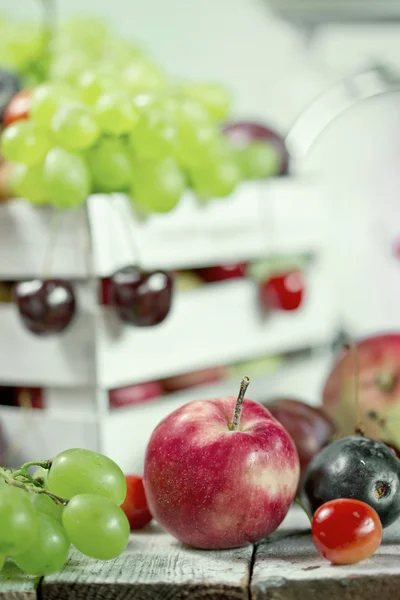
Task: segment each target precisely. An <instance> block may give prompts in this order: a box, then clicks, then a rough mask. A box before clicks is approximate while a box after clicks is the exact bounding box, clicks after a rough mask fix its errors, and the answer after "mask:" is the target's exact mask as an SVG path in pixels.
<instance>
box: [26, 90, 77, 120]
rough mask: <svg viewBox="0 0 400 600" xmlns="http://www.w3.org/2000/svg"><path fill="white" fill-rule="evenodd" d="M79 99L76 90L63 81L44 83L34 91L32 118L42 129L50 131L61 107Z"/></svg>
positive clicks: (31, 108)
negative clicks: (55, 115)
mask: <svg viewBox="0 0 400 600" xmlns="http://www.w3.org/2000/svg"><path fill="white" fill-rule="evenodd" d="M77 99H78V94H77V92H76V90H75V89H73V88H72V87H70V86H69V85H67V84H66V83H63V82H61V81H58V82H49V83H43V84H41V85H39V86H38V87H37V88H35V89H34V90H33V91H32V100H31V107H30V116H31V117H32V119H34V121H36V123H38V125H40V127H42V128H43V129H46V130H49V129H50V127H51V121H52V119H53V117H54V114H55V113H56V111H57V110H58V109H59V107H60V106H62V105H63V104H66V103H69V102H73V101H75V100H77Z"/></svg>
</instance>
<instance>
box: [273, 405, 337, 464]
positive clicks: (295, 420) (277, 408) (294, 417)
mask: <svg viewBox="0 0 400 600" xmlns="http://www.w3.org/2000/svg"><path fill="white" fill-rule="evenodd" d="M263 405H264V406H265V407H266V408H267V409H268V410H269V411H270V413H271V414H272V415H273V416H274V417H275V419H277V420H278V421H279V422H280V423H282V425H283V426H284V427H285V429H286V431H287V432H288V433H289V434H290V436H291V437H292V439H293V441H294V443H295V444H296V448H297V452H298V454H299V459H300V471H301V474H303V473H304V471H305V469H306V467H307V465H308V464H309V462H310V460H311V459H312V458H313V457H314V456H315V455H316V454H317V452H319V451H320V450H321V448H323V447H324V446H325V445H326V444H327V443H328V442H329V440H330V439H331V438H332V436H333V435H334V433H335V431H336V429H335V426H334V424H333V423H332V421H331V420H330V418H329V417H328V416H327V415H325V414H324V412H323V410H322V409H321V408H317V407H315V406H310V405H309V404H306V403H305V402H302V401H301V400H295V399H293V398H277V399H275V400H272V401H270V402H263Z"/></svg>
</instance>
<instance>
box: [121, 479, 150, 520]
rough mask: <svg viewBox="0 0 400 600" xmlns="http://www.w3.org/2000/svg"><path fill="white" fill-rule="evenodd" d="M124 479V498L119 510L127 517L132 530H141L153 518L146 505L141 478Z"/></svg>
mask: <svg viewBox="0 0 400 600" xmlns="http://www.w3.org/2000/svg"><path fill="white" fill-rule="evenodd" d="M125 479H126V498H125V500H124V502H123V504H121V508H122V510H123V511H124V513H125V514H126V516H127V517H128V521H129V525H130V526H131V529H132V530H135V529H143V527H146V525H148V523H150V521H151V520H152V518H153V517H152V515H151V513H150V510H149V507H148V505H147V500H146V493H145V491H144V486H143V477H140V475H125Z"/></svg>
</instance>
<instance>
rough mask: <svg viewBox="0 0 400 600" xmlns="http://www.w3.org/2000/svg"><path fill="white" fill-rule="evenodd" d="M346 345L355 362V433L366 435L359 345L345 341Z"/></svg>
mask: <svg viewBox="0 0 400 600" xmlns="http://www.w3.org/2000/svg"><path fill="white" fill-rule="evenodd" d="M344 347H345V349H346V350H348V351H349V352H351V355H352V357H353V362H354V402H355V406H356V419H357V426H356V429H355V433H356V434H358V435H365V432H364V426H363V420H362V416H361V405H360V394H359V387H360V386H359V381H360V377H359V368H358V352H357V346H356V345H355V344H354V343H353V342H345V344H344Z"/></svg>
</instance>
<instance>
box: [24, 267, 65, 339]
mask: <svg viewBox="0 0 400 600" xmlns="http://www.w3.org/2000/svg"><path fill="white" fill-rule="evenodd" d="M13 297H14V301H15V303H16V305H17V307H18V311H19V314H20V316H21V318H22V321H23V322H24V324H25V326H26V328H27V329H29V331H31V332H32V333H35V334H37V335H48V334H53V333H61V332H62V331H64V330H65V329H66V328H67V327H68V325H69V324H70V323H71V321H72V319H73V317H74V315H75V309H76V301H75V294H74V290H73V288H72V286H71V284H70V283H68V282H67V281H64V280H62V279H46V280H44V281H42V280H40V279H33V280H32V281H21V282H20V283H17V284H15V286H14V290H13Z"/></svg>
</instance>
